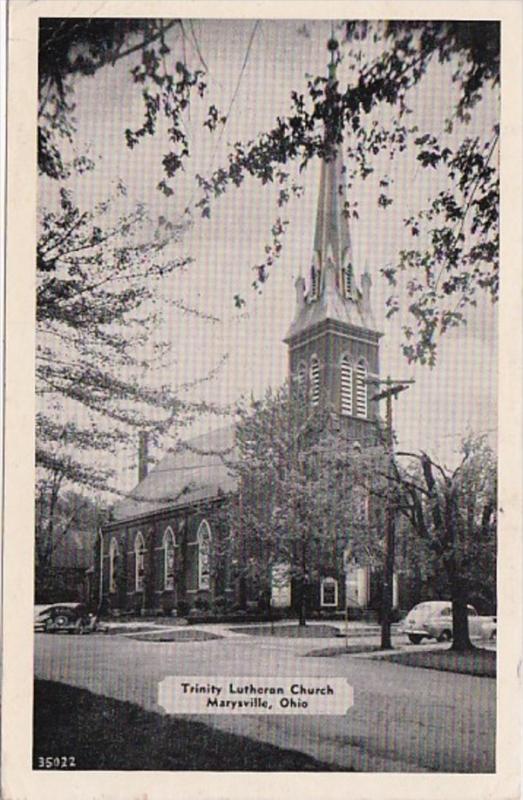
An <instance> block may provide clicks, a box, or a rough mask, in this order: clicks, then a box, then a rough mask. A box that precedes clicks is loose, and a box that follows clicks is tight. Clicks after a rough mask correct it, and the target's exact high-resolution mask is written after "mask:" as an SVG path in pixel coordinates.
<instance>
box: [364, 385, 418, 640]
mask: <svg viewBox="0 0 523 800" xmlns="http://www.w3.org/2000/svg"><path fill="white" fill-rule="evenodd" d="M367 383H371V384H374V385H378V386H384V387H385V388H384V389H382V390H381V391H380V392H378V394H375V395H374V396H373V397H371V398H370V399H371V400H386V401H387V412H386V447H387V461H388V465H387V505H386V524H385V542H384V545H385V547H384V550H385V553H384V559H383V591H382V600H381V649H382V650H392V642H391V638H390V626H391V616H392V606H393V599H394V592H393V585H394V544H395V542H394V534H395V523H396V514H395V509H394V505H393V501H392V483H393V479H394V476H393V461H394V433H393V428H392V398H393V397H397V396H398V395H399V393H400V392H403V391H405V389H408V388H409V384H412V383H414V380H399V379H392V378H391V377H390V375H389V376H388V377H387V379H386V380H384V381H380V380H378V379H374V378H370V379H369V380H368V381H367Z"/></svg>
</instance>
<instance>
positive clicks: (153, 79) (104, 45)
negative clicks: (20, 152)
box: [38, 17, 205, 193]
mask: <svg viewBox="0 0 523 800" xmlns="http://www.w3.org/2000/svg"><path fill="white" fill-rule="evenodd" d="M189 26H190V27H191V31H192V26H191V23H190V21H189ZM170 33H171V34H174V41H172V40H171V44H176V45H178V39H179V38H181V39H182V48H180V49H181V50H182V49H183V51H185V39H186V31H185V27H184V22H183V21H182V20H177V19H175V20H158V19H109V18H108V19H103V18H81V17H76V18H75V17H72V18H52V17H49V18H45V19H41V20H40V30H39V50H38V52H39V59H38V89H39V106H38V120H39V124H38V165H39V170H40V172H41V174H43V175H46V176H47V177H49V178H52V179H55V180H57V179H63V178H66V177H67V176H68V175H70V174H71V171H72V170H80V171H82V170H85V169H91V168H92V167H93V162H92V161H90V160H89V159H88V158H87V157H86V156H85V155H84V154H82V153H74V148H73V157H72V158H70V159H69V160H67V158H65V157H64V148H65V150H67V146H68V145H69V146H70V145H74V137H75V133H76V128H75V119H74V110H75V102H74V95H75V92H74V89H75V79H77V78H78V77H79V76H83V77H90V76H91V77H92V76H93V75H95V74H96V73H97V72H98V71H99V70H101V69H102V68H103V67H106V66H108V65H111V66H113V67H114V66H115V65H116V64H117V63H119V62H121V61H122V60H126V61H127V62H128V63H130V66H129V74H130V76H131V79H132V81H133V82H134V83H135V84H136V86H137V87H139V88H140V89H141V92H142V98H143V102H144V122H143V125H142V126H141V127H140V128H138V129H137V130H134V131H133V130H130V129H127V130H126V131H125V137H126V141H127V144H128V146H129V147H130V148H132V147H134V146H135V145H136V144H137V143H138V142H139V141H140V139H142V138H143V137H144V136H147V135H153V134H154V133H155V130H156V124H157V121H158V116H159V114H160V113H161V114H163V115H164V116H165V118H166V119H167V120H168V122H169V125H170V127H169V131H168V135H169V141H170V150H169V151H168V152H167V153H165V154H164V156H163V164H164V168H165V172H166V175H167V177H172V176H173V175H174V173H175V172H176V171H177V170H178V169H180V168H181V166H182V164H183V161H184V159H185V158H186V157H187V156H188V155H189V142H188V139H187V137H186V134H185V131H184V127H183V124H182V119H181V117H182V114H183V111H184V110H185V109H186V108H187V107H188V105H189V101H190V96H191V93H192V91H193V90H194V89H195V90H196V91H197V92H198V93H199V95H200V97H202V96H203V94H204V93H205V83H204V81H203V76H204V71H203V70H201V69H197V70H194V71H193V72H191V71H190V70H189V69H188V68H187V66H186V63H185V56H184V55H183V58H182V60H178V61H175V62H173V64H172V68H171V65H169V66H168V61H167V59H168V56H169V55H170V54H171V44H170V43H169V40H168V35H169V34H170ZM193 35H194V34H193ZM196 44H197V42H196ZM160 188H162V189H164V190H165V191H166V192H167V193H169V192H171V193H172V191H171V190H170V189H169V188H168V186H167V184H166V183H164V182H162V184H161V187H160Z"/></svg>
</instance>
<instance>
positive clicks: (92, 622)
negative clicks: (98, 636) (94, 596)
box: [34, 603, 96, 633]
mask: <svg viewBox="0 0 523 800" xmlns="http://www.w3.org/2000/svg"><path fill="white" fill-rule="evenodd" d="M95 628H96V618H95V616H94V614H91V613H89V611H88V609H87V607H86V606H85V605H84V604H83V603H54V604H53V605H50V606H44V607H40V608H37V609H36V611H35V621H34V629H35V631H45V632H46V633H59V632H62V631H66V632H67V633H90V632H91V631H93V630H95Z"/></svg>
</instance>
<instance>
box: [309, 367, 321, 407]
mask: <svg viewBox="0 0 523 800" xmlns="http://www.w3.org/2000/svg"><path fill="white" fill-rule="evenodd" d="M310 399H311V403H312V405H313V406H317V405H318V403H319V402H320V362H319V361H318V358H317V356H313V357H312V358H311V374H310Z"/></svg>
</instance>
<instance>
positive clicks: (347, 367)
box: [341, 356, 352, 416]
mask: <svg viewBox="0 0 523 800" xmlns="http://www.w3.org/2000/svg"><path fill="white" fill-rule="evenodd" d="M341 413H342V414H345V415H347V416H350V415H352V366H351V364H350V362H349V359H348V358H347V356H343V358H342V361H341Z"/></svg>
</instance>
